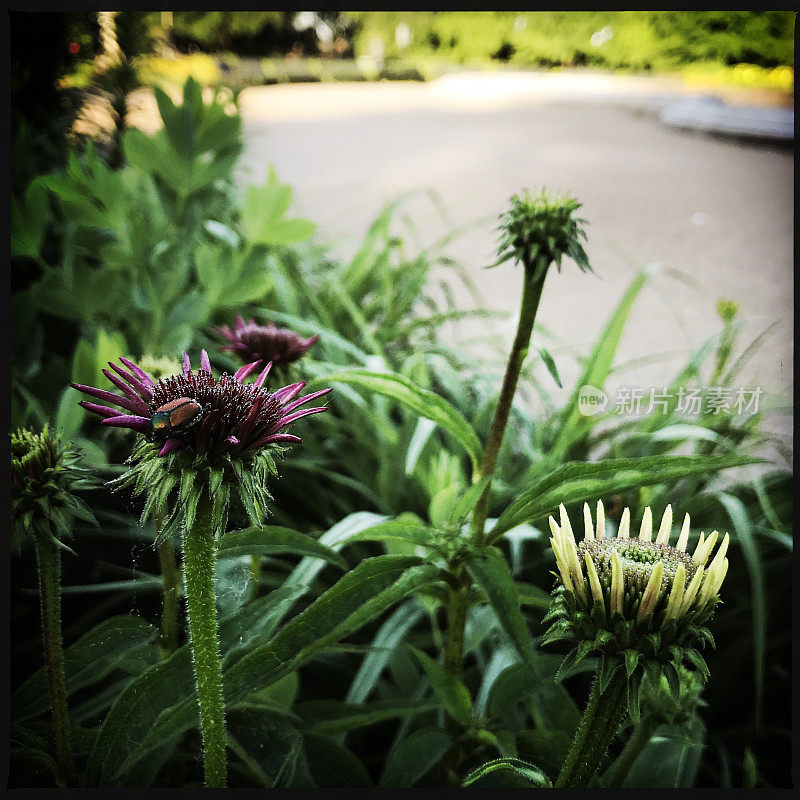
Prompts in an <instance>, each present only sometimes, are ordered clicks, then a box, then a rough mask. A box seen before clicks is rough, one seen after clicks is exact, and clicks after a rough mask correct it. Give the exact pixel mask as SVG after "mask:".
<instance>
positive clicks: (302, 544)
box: [217, 525, 347, 569]
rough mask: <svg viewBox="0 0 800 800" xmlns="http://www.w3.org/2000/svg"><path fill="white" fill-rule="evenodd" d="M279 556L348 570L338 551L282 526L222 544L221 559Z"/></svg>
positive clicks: (231, 536)
mask: <svg viewBox="0 0 800 800" xmlns="http://www.w3.org/2000/svg"><path fill="white" fill-rule="evenodd" d="M276 553H297V554H299V555H303V556H314V557H315V558H322V559H324V560H325V561H328V562H330V563H331V564H336V566H337V567H341V568H342V569H347V561H345V560H344V558H343V557H342V556H340V555H339V554H338V553H337V552H336V551H335V550H332V549H331V548H330V547H327V546H326V545H324V544H321V543H320V542H318V541H317V540H316V539H312V538H311V537H310V536H309V535H308V534H306V533H300V532H299V531H293V530H291V529H290V528H282V527H280V526H278V525H265V526H264V527H263V528H261V529H260V530H259V529H258V528H255V527H254V528H248V529H246V530H243V531H234V532H232V533H226V534H225V535H224V536H223V537H222V538H221V539H220V541H219V547H218V548H217V557H218V558H232V557H235V556H253V555H261V556H269V555H275V554H276Z"/></svg>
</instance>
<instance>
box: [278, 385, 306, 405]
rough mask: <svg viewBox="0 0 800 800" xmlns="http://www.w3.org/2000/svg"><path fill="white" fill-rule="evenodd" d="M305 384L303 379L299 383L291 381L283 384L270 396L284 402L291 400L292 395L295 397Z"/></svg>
mask: <svg viewBox="0 0 800 800" xmlns="http://www.w3.org/2000/svg"><path fill="white" fill-rule="evenodd" d="M305 385H306V382H305V381H300V383H292V384H290V385H289V386H284V387H283V388H282V389H278V391H277V392H275V394H273V395H272V396H273V397H274V398H275V399H276V400H280V401H281V402H284V403H285V402H286V401H287V400H291V399H292V398H293V397H296V396H297V395H298V394H299V393H300V392H301V391H302V389H303V387H304V386H305Z"/></svg>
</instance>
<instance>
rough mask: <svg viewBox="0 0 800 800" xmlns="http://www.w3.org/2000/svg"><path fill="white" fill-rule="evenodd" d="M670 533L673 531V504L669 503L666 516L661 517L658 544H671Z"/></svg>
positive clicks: (657, 537) (665, 511)
mask: <svg viewBox="0 0 800 800" xmlns="http://www.w3.org/2000/svg"><path fill="white" fill-rule="evenodd" d="M670 533H672V506H671V505H669V504H667V507H666V508H665V509H664V516H663V517H662V518H661V527H660V528H659V529H658V536H656V544H669V535H670Z"/></svg>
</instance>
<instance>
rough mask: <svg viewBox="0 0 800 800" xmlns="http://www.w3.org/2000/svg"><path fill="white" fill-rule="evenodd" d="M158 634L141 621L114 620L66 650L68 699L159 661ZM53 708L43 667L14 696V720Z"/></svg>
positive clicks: (105, 622) (126, 618)
mask: <svg viewBox="0 0 800 800" xmlns="http://www.w3.org/2000/svg"><path fill="white" fill-rule="evenodd" d="M157 636H158V631H157V630H156V629H155V628H154V627H153V626H152V625H150V624H149V623H148V622H146V621H145V620H143V619H140V618H139V617H130V616H119V617H111V618H110V619H107V620H105V621H104V622H102V623H100V624H99V625H98V626H96V627H95V628H92V630H90V631H89V632H88V633H85V634H84V635H83V636H81V638H80V639H78V641H77V642H75V643H74V644H71V645H70V646H69V647H67V648H66V649H65V650H64V674H65V678H66V684H67V697H70V696H71V695H73V694H74V693H75V692H77V691H79V690H80V689H84V688H86V687H87V686H94V685H95V684H98V683H100V682H101V681H102V680H104V679H105V678H106V677H107V676H108V675H110V674H111V673H112V672H113V671H114V670H115V669H124V670H125V671H126V672H128V673H133V674H135V673H136V672H139V671H142V670H144V669H145V668H147V667H148V666H149V665H150V664H152V663H154V662H155V661H156V660H157V659H158V651H157V648H156V646H155V640H156V638H157ZM49 708H50V690H49V683H48V680H47V673H46V671H45V669H44V667H42V668H41V669H39V670H37V671H36V672H35V673H34V674H33V675H31V677H30V678H28V680H26V681H25V683H23V684H22V685H21V686H20V687H19V688H18V689H16V691H14V693H13V694H12V695H11V717H12V719H14V720H16V721H23V720H26V719H30V718H31V717H37V716H39V715H40V714H44V713H45V712H46V711H47V710H48V709H49Z"/></svg>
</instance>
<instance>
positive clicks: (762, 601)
mask: <svg viewBox="0 0 800 800" xmlns="http://www.w3.org/2000/svg"><path fill="white" fill-rule="evenodd" d="M716 497H717V498H718V500H719V502H720V503H721V504H722V507H723V508H724V509H725V511H726V513H727V514H728V517H730V520H731V524H732V525H733V528H734V530H735V531H736V540H735V541H736V543H737V544H738V545H739V546H740V547H741V548H742V554H743V555H744V560H745V564H746V565H747V571H748V572H749V573H750V597H751V606H752V614H753V676H754V677H753V680H754V682H755V695H756V721H758V720H759V718H760V716H761V703H762V698H763V694H764V666H765V655H766V646H767V594H766V584H765V581H764V569H763V564H762V561H761V558H762V556H761V554H760V553H759V551H758V545H757V544H756V542H755V539H754V538H753V531H752V528H751V524H750V519H749V517H748V515H747V509H746V508H745V506H744V504H743V503H742V501H741V500H739V498H738V497H734V496H733V495H732V494H727V493H726V492H717V493H716ZM722 586H723V589H722V594H723V597H724V594H725V588H727V587H726V586H725V584H724V583H723V585H722Z"/></svg>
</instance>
